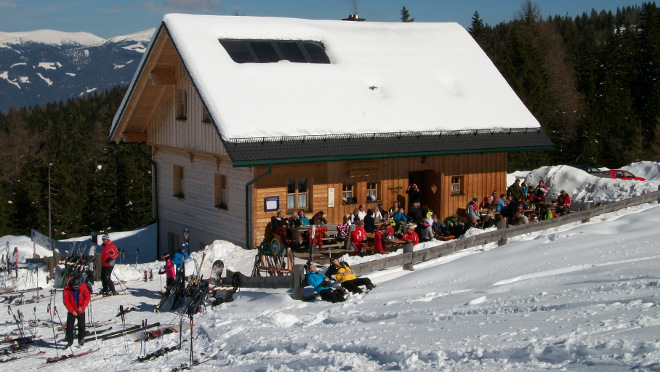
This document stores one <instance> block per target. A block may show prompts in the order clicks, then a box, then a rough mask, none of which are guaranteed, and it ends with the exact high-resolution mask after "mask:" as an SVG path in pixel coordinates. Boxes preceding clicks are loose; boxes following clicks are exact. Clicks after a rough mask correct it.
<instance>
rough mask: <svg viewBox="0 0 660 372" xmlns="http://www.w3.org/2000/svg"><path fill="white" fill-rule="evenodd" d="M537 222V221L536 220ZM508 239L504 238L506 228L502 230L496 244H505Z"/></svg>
mask: <svg viewBox="0 0 660 372" xmlns="http://www.w3.org/2000/svg"><path fill="white" fill-rule="evenodd" d="M537 223H538V222H537ZM508 242H509V241H508V240H507V238H506V229H504V230H502V237H501V238H500V240H499V241H498V242H497V245H506V243H508Z"/></svg>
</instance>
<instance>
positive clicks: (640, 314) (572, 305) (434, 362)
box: [0, 169, 660, 371]
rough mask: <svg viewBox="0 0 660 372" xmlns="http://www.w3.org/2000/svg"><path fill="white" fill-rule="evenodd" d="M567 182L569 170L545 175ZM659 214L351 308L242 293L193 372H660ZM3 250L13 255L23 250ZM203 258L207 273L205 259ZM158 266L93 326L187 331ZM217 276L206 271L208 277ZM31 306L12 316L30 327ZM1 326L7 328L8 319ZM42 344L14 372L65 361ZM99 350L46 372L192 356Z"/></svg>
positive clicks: (401, 286)
mask: <svg viewBox="0 0 660 372" xmlns="http://www.w3.org/2000/svg"><path fill="white" fill-rule="evenodd" d="M560 170H561V171H565V170H562V169H559V170H558V171H556V172H548V173H553V174H558V173H561V172H559V171H560ZM536 171H538V170H535V171H532V172H531V173H534V172H536ZM575 172H577V170H575ZM567 178H568V177H563V178H562V179H567ZM573 178H574V179H580V177H577V176H575V177H573ZM547 180H548V182H549V183H550V182H552V181H553V178H552V176H551V177H550V178H548V179H547ZM631 182H632V181H631ZM631 192H632V193H634V192H635V191H631ZM659 212H660V209H659V206H658V205H657V204H653V205H642V206H638V207H635V208H630V209H627V210H622V211H619V212H615V213H610V214H606V215H601V216H599V217H597V218H593V219H592V221H591V222H589V223H586V224H581V223H575V224H571V225H567V226H563V227H561V228H557V229H553V230H547V231H544V232H541V233H538V234H534V235H528V236H520V237H516V238H512V239H510V240H509V244H507V245H503V246H497V245H495V244H489V245H485V246H479V247H475V248H472V249H469V250H466V251H461V252H457V253H455V254H453V255H450V256H447V257H442V258H439V259H436V260H432V261H429V262H426V263H423V264H417V265H415V271H413V272H407V271H403V270H402V269H400V268H392V269H388V270H383V271H380V272H377V273H372V274H370V275H369V277H370V278H371V279H372V280H373V281H374V283H376V284H377V287H376V288H375V289H374V290H372V291H370V292H368V293H366V294H362V295H353V296H350V297H349V298H348V300H347V301H346V302H345V303H342V304H330V303H326V302H321V301H315V302H300V301H295V300H292V299H291V297H290V295H291V293H290V292H288V291H286V290H251V289H242V290H241V291H240V292H239V293H237V294H236V295H235V301H234V302H232V303H228V304H223V305H221V306H219V307H216V308H214V309H207V311H206V312H205V313H203V314H201V315H198V316H196V317H195V322H194V323H195V325H194V328H193V335H194V337H195V340H194V354H195V357H196V358H199V359H204V358H207V357H212V358H213V359H212V360H211V361H209V362H207V363H205V364H202V365H200V366H199V367H196V369H200V370H218V369H221V370H228V371H245V370H259V371H283V370H309V369H313V370H319V371H342V370H358V371H374V370H400V369H406V370H446V371H475V370H487V371H492V370H515V371H520V370H542V369H570V370H577V371H620V370H658V369H659V368H660V336H658V334H659V331H660V307H659V304H660V297H659V294H660V277H658V275H657V267H658V266H659V265H660V253H659V252H660V250H659V248H660V243H659V242H660V231H658V229H657V226H658V224H660V213H659ZM124 234H125V235H124V236H123V238H128V237H129V235H130V234H129V233H124ZM3 239H5V240H8V241H10V244H13V243H14V242H15V241H16V239H20V238H17V237H4V238H3ZM125 241H126V243H128V242H129V241H130V239H125ZM29 248H30V249H31V247H29ZM194 257H195V258H196V260H197V261H199V260H200V259H201V253H199V252H198V253H195V254H194ZM218 258H220V259H223V260H225V262H227V264H228V266H230V267H232V268H233V269H234V270H239V271H243V272H246V271H247V270H249V268H251V265H252V259H253V255H252V252H249V251H247V252H246V251H244V250H242V249H241V248H239V247H236V246H234V245H233V244H229V243H226V242H221V241H217V242H215V243H214V244H213V245H212V246H210V247H208V248H207V257H206V261H205V262H207V264H208V262H211V261H212V260H214V259H218ZM191 265H194V263H192V262H191ZM209 265H210V264H209ZM158 266H159V263H145V264H138V265H137V266H136V265H134V264H133V265H120V266H118V267H117V268H116V269H115V270H117V272H118V274H119V275H120V276H121V277H122V278H124V279H127V280H129V282H128V283H127V284H128V286H129V291H130V292H131V294H130V295H122V296H116V297H111V298H107V299H103V300H99V301H94V302H93V310H94V315H95V318H96V319H99V320H105V319H113V320H116V319H117V318H115V317H114V315H115V314H116V313H117V310H118V307H119V305H120V304H121V305H123V306H125V307H126V306H130V305H134V306H137V307H138V308H139V310H138V311H134V312H132V313H129V314H128V315H127V322H128V323H129V324H130V325H133V324H139V323H140V321H141V320H143V319H148V321H149V322H150V323H153V322H156V321H160V322H161V323H163V324H172V323H176V322H178V320H177V318H176V317H175V316H173V315H172V314H169V313H163V314H154V313H153V312H151V310H152V309H153V305H154V304H155V303H156V302H157V301H158V294H157V293H156V291H157V289H158V288H160V286H161V283H160V282H159V279H158V278H155V280H154V281H151V282H147V283H144V282H140V281H138V280H137V279H139V277H140V272H142V271H143V270H145V269H149V268H157V267H158ZM191 268H192V267H191ZM207 270H210V266H206V265H205V266H204V268H202V272H206V271H207ZM0 278H1V277H0ZM163 280H164V278H163ZM96 289H98V286H97V287H96ZM306 294H311V292H310V288H306ZM59 296H60V295H59V294H58V299H57V301H58V303H61V298H59ZM46 302H47V301H46ZM33 306H34V305H25V306H22V307H21V306H18V307H16V308H17V309H21V310H22V311H23V312H24V313H25V314H26V317H28V318H32V317H33V315H32V312H33ZM46 306H47V303H40V304H38V305H37V306H36V308H35V310H36V316H37V317H38V318H41V319H44V318H46V317H47V313H46V311H45V309H46ZM60 311H62V310H61V309H60ZM2 320H9V317H8V315H7V314H6V311H5V312H1V313H0V321H2ZM115 327H117V325H115ZM0 329H2V330H3V332H6V331H8V330H10V329H12V326H10V325H4V326H0ZM35 331H36V332H37V333H39V334H40V335H41V337H42V340H43V343H42V344H41V348H42V350H45V351H46V354H45V355H44V356H35V357H33V358H30V359H25V360H20V361H15V362H11V364H8V365H7V366H10V368H11V369H12V370H18V369H26V368H27V369H32V368H35V367H37V366H40V365H41V364H42V363H44V360H45V358H46V356H52V355H55V351H54V350H53V349H52V331H51V329H50V328H48V329H46V328H36V329H35ZM189 336H190V333H189V332H185V333H184V338H188V337H189ZM176 342H178V335H168V336H165V338H163V339H161V340H154V341H149V343H148V344H147V352H152V351H155V350H156V349H157V348H159V347H163V346H172V345H174V344H175V343H176ZM96 347H100V348H101V350H100V351H99V352H97V353H95V354H93V355H90V356H86V357H82V358H79V359H77V360H75V361H66V362H61V363H59V364H55V365H53V366H49V368H47V369H50V370H70V369H73V368H76V369H85V370H87V369H101V368H102V369H104V370H112V371H115V370H133V369H149V370H167V369H170V368H172V367H175V366H179V365H180V364H182V363H184V362H186V361H187V360H188V358H189V350H190V349H189V345H188V344H184V346H183V348H182V350H181V351H175V352H172V353H169V354H167V355H165V356H162V357H160V358H158V359H156V360H154V361H151V362H148V363H145V364H130V362H132V361H134V360H135V359H136V358H137V357H138V355H139V353H140V346H139V343H131V344H125V343H124V341H123V340H122V339H121V338H119V339H115V340H111V341H103V342H101V341H98V342H90V343H89V344H87V345H85V347H83V348H81V349H80V350H87V349H89V348H96ZM200 353H204V354H205V355H204V356H202V355H201V354H200Z"/></svg>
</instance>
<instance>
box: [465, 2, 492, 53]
mask: <svg viewBox="0 0 660 372" xmlns="http://www.w3.org/2000/svg"><path fill="white" fill-rule="evenodd" d="M468 32H469V33H470V35H472V38H473V39H474V40H475V41H476V42H477V44H479V46H480V47H481V49H484V50H486V45H487V43H488V30H487V28H486V26H484V21H483V20H482V19H481V17H479V12H478V11H475V12H474V14H473V15H472V23H471V24H470V28H468Z"/></svg>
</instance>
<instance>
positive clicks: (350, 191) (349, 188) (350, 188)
mask: <svg viewBox="0 0 660 372" xmlns="http://www.w3.org/2000/svg"><path fill="white" fill-rule="evenodd" d="M341 203H342V204H355V203H357V199H356V197H355V185H353V184H352V183H344V184H342V185H341Z"/></svg>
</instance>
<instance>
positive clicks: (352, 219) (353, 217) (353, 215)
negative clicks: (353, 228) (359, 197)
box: [348, 208, 361, 225]
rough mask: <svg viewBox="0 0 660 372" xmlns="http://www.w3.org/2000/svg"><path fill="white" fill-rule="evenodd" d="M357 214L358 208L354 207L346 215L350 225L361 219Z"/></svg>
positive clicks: (358, 212)
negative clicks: (351, 211)
mask: <svg viewBox="0 0 660 372" xmlns="http://www.w3.org/2000/svg"><path fill="white" fill-rule="evenodd" d="M359 214H360V210H359V209H357V208H354V209H353V213H351V214H350V215H349V217H348V220H349V221H350V223H351V225H355V224H356V223H357V222H358V221H361V220H360V217H359Z"/></svg>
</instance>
